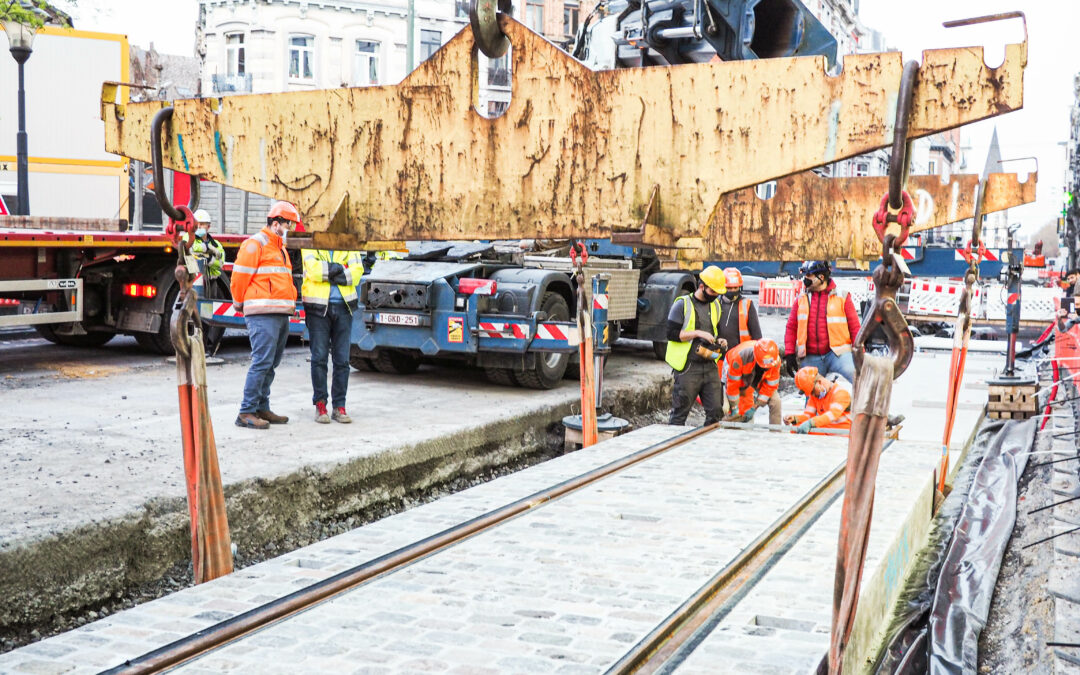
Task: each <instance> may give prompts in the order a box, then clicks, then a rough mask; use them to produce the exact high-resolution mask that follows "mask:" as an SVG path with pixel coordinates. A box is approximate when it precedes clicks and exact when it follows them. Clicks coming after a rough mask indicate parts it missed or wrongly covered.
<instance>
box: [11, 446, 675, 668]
mask: <svg viewBox="0 0 1080 675" xmlns="http://www.w3.org/2000/svg"><path fill="white" fill-rule="evenodd" d="M685 431H688V430H687V429H686V428H684V427H668V426H663V425H656V426H651V427H646V428H644V429H639V430H637V431H634V432H631V433H630V434H627V435H625V436H621V437H619V438H615V439H612V440H610V441H606V442H604V443H601V444H599V445H597V446H595V447H593V448H591V449H589V450H584V451H579V452H574V453H571V454H568V455H564V456H562V457H559V458H556V459H553V460H551V461H548V462H544V463H543V464H538V465H536V466H533V467H530V468H528V469H525V470H523V471H519V472H517V473H515V474H513V475H510V476H505V477H503V478H500V479H498V480H495V481H491V482H488V483H484V484H482V485H478V486H476V487H473V488H470V489H468V490H464V491H462V492H459V493H457V494H454V495H450V496H448V497H444V498H442V499H440V500H438V501H436V502H432V503H429V504H424V505H422V506H418V507H416V508H414V509H410V510H409V511H406V512H404V513H399V514H397V515H394V516H391V517H389V518H385V519H383V520H380V521H378V522H375V523H372V524H370V525H367V526H365V527H361V528H358V529H355V530H352V531H350V532H346V533H344V534H341V535H338V536H336V537H331V538H329V539H326V540H324V541H321V542H319V543H317V544H313V545H311V546H308V547H306V548H303V549H299V550H297V551H293V552H292V553H288V554H286V555H283V556H280V557H278V558H274V559H273V560H268V561H266V562H264V563H260V564H258V565H253V566H251V567H248V568H245V569H242V570H239V571H237V572H235V573H234V574H232V575H229V576H227V577H223V578H221V579H217V580H215V581H212V582H210V583H208V584H204V585H202V586H198V587H194V588H188V589H185V590H183V591H180V592H178V593H174V594H172V595H169V596H166V597H164V598H160V599H158V600H154V601H152V602H148V603H146V604H143V605H140V606H138V607H135V608H132V609H129V610H126V611H124V612H120V613H118V614H115V615H112V616H110V617H108V618H106V619H102V620H100V621H96V622H94V623H91V624H87V625H86V626H83V627H82V628H79V629H77V630H74V631H71V632H68V633H65V634H63V635H58V636H56V637H53V638H50V639H48V640H43V641H41V642H38V643H36V644H33V645H30V646H27V647H24V648H22V649H17V650H15V651H12V652H8V653H7V654H3V655H0V673H22V672H53V671H49V670H45V671H42V670H41V669H42V668H46V666H49V667H54V668H57V669H58V670H56V672H72V673H97V672H99V671H100V670H101V669H102V668H104V667H108V666H111V665H115V664H116V663H119V662H122V661H123V660H124V659H127V658H132V657H135V656H138V655H140V654H143V653H145V652H147V651H150V650H152V649H156V648H158V647H160V646H162V645H164V644H167V643H169V642H171V641H172V640H175V639H177V638H179V637H181V636H182V635H184V634H187V633H190V632H193V631H196V630H201V629H203V628H206V627H208V626H211V625H213V624H215V623H217V622H219V621H222V620H224V619H227V618H229V617H231V616H235V615H236V614H239V613H241V612H244V611H247V610H249V609H253V608H254V607H257V606H259V605H261V604H263V603H265V602H268V601H270V600H273V599H274V598H277V597H280V596H281V595H284V594H286V593H289V592H292V591H295V590H297V589H299V588H302V587H304V586H307V585H309V584H311V583H314V582H315V581H319V580H321V579H324V578H326V577H329V576H332V575H333V574H336V573H338V572H340V571H342V570H345V569H348V568H350V567H353V566H355V565H359V564H361V563H363V562H365V561H367V560H370V559H373V558H376V557H378V556H380V555H383V554H385V553H388V552H390V551H393V550H395V549H397V548H400V547H402V546H405V545H407V544H409V543H412V542H414V541H417V540H419V539H422V538H424V537H428V536H430V535H432V534H435V533H437V532H439V531H441V530H444V529H446V528H448V527H451V526H453V525H456V524H458V523H461V522H464V521H466V520H469V519H470V518H474V517H476V516H478V515H480V514H482V513H485V512H487V511H490V510H492V509H494V508H497V507H499V506H502V505H504V504H507V503H509V502H512V501H515V500H517V499H521V498H523V497H527V496H528V495H530V494H533V493H534V492H536V491H538V490H541V489H543V488H546V487H549V486H551V485H554V484H556V483H559V482H561V481H564V480H567V479H568V478H572V477H574V476H578V475H580V474H582V473H585V472H586V471H589V470H591V469H594V468H596V467H598V466H602V465H604V464H607V463H608V462H611V461H614V460H616V459H619V458H621V457H624V456H626V455H628V454H630V453H632V452H634V451H636V450H640V449H642V448H645V447H648V446H649V445H652V444H655V443H660V442H663V441H665V440H668V439H669V438H672V437H673V436H675V435H677V434H680V433H683V432H685Z"/></svg>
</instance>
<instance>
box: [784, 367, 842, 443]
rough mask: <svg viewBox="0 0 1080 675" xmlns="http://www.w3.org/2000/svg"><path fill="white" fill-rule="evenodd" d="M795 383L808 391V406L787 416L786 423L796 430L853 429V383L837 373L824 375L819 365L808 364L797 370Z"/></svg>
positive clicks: (805, 391) (798, 432)
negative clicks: (797, 412)
mask: <svg viewBox="0 0 1080 675" xmlns="http://www.w3.org/2000/svg"><path fill="white" fill-rule="evenodd" d="M795 386H796V387H798V388H799V391H801V392H802V393H804V394H806V409H805V410H803V412H802V413H801V414H798V415H788V416H787V417H785V418H784V423H785V424H789V425H791V426H794V427H795V430H794V431H795V433H797V434H808V433H811V431H810V430H811V429H850V428H851V383H850V382H848V381H847V380H845V379H844V378H843V377H841V376H840V375H839V374H838V373H833V374H832V375H829V376H828V377H822V376H821V375H819V374H818V369H817V368H815V367H813V366H806V367H804V368H800V369H799V372H797V373H795Z"/></svg>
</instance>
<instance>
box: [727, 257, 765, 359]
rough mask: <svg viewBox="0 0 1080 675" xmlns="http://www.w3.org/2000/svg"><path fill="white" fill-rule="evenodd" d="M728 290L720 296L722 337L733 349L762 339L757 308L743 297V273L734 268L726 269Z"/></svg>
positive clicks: (748, 299)
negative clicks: (744, 343)
mask: <svg viewBox="0 0 1080 675" xmlns="http://www.w3.org/2000/svg"><path fill="white" fill-rule="evenodd" d="M724 281H725V284H724V285H725V286H726V287H727V290H726V291H725V292H724V294H723V295H721V296H720V310H721V312H720V317H721V319H720V325H719V327H718V328H719V330H720V337H722V338H723V339H725V340H727V343H728V345H729V346H731V347H735V346H736V345H740V344H742V343H743V342H749V341H750V340H760V339H761V325H760V323H759V322H758V313H757V308H756V307H754V303H753V302H752V301H751V300H750V298H747V297H746V296H745V295H743V277H742V273H741V272H740V271H739V270H738V269H736V268H734V267H725V268H724Z"/></svg>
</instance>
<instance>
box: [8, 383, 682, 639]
mask: <svg viewBox="0 0 1080 675" xmlns="http://www.w3.org/2000/svg"><path fill="white" fill-rule="evenodd" d="M670 396H671V378H670V377H669V376H667V374H666V373H665V374H664V375H663V376H660V375H657V376H655V377H650V378H649V379H648V383H647V385H646V386H645V387H640V385H637V386H635V385H634V384H633V383H627V384H626V385H622V386H619V385H617V384H612V386H610V387H609V389H608V391H607V392H606V394H605V404H606V405H605V408H606V409H607V410H609V411H611V412H613V413H614V414H617V415H621V416H624V417H634V416H638V415H643V414H647V413H649V412H652V411H655V410H657V409H662V408H665V407H666V406H668V405H669V403H670ZM579 407H580V406H579V405H575V404H574V403H573V402H572V401H566V402H563V403H559V404H553V405H546V406H543V407H540V408H537V409H534V410H532V411H530V412H529V413H527V414H525V415H523V416H518V417H514V418H512V419H502V420H498V421H495V422H491V423H488V424H483V425H479V426H476V427H473V428H471V429H468V430H466V431H465V432H458V433H454V434H452V435H446V436H442V437H438V438H433V439H430V440H427V441H423V442H420V443H416V444H411V445H403V446H398V447H391V448H387V449H386V450H384V451H383V452H380V453H376V454H375V455H371V456H366V457H362V458H358V459H356V460H352V461H347V462H343V463H340V464H336V465H334V466H331V467H327V468H314V467H311V466H304V467H301V468H298V469H297V470H295V471H292V472H290V473H287V474H284V475H279V476H276V477H270V478H268V477H261V478H255V479H249V480H244V481H240V482H236V483H232V484H227V485H226V487H225V496H226V503H227V508H228V513H229V524H230V528H231V531H232V539H233V542H234V543H235V544H236V545H237V547H238V548H239V549H240V550H241V551H243V552H249V553H250V552H255V551H259V550H261V549H262V548H263V547H264V546H266V545H268V544H272V543H274V542H280V541H282V540H284V539H285V538H286V537H287V536H289V535H290V534H293V533H295V532H296V531H298V530H300V529H302V528H304V527H306V526H308V525H309V524H311V523H315V522H318V521H322V520H343V519H346V518H349V517H353V516H356V517H358V519H360V520H363V519H364V518H365V517H367V518H369V519H377V517H381V515H385V514H383V513H380V512H379V510H380V509H388V508H394V507H399V506H400V505H401V504H402V503H403V502H405V501H406V500H407V499H409V498H411V497H420V496H423V495H424V494H425V493H426V492H428V491H431V490H433V489H437V488H439V487H441V486H446V485H447V484H448V483H450V482H451V481H457V480H460V479H471V478H475V477H477V476H479V475H481V474H482V473H483V472H485V471H488V470H494V469H497V468H499V467H503V466H506V465H510V464H514V463H515V462H519V461H523V460H526V459H527V458H529V457H530V456H532V455H537V454H540V453H543V452H546V451H549V450H550V449H551V448H562V430H561V424H560V421H561V419H562V418H563V417H564V416H565V415H568V414H572V413H573V412H578V411H577V408H579ZM372 515H374V516H375V517H371V516H372ZM189 541H190V534H189V530H188V511H187V503H186V500H184V499H174V498H158V499H150V500H148V501H147V502H146V503H145V504H144V507H143V509H142V511H141V512H138V513H131V514H129V515H127V516H124V517H121V518H114V519H110V520H107V521H99V522H93V523H90V524H87V525H83V526H79V527H77V528H74V529H72V530H69V531H65V532H62V533H58V534H55V535H52V536H48V537H43V538H41V539H38V540H31V541H23V542H18V541H16V542H6V543H3V544H0V633H2V634H10V633H14V632H16V631H19V630H23V629H27V628H30V627H33V626H35V625H41V624H43V623H44V622H47V621H49V620H52V619H54V618H56V617H58V616H62V615H67V614H73V613H77V612H80V611H85V610H89V609H96V608H98V607H101V606H103V605H104V604H105V603H107V602H109V601H111V600H113V599H116V598H120V597H121V596H123V595H124V594H125V593H126V592H128V591H130V590H132V589H136V588H138V587H139V586H141V585H144V584H147V583H151V582H155V581H158V580H160V579H162V578H163V577H164V576H165V575H167V574H174V575H182V573H184V572H185V571H186V570H188V569H189V568H190V555H191V552H190V544H189Z"/></svg>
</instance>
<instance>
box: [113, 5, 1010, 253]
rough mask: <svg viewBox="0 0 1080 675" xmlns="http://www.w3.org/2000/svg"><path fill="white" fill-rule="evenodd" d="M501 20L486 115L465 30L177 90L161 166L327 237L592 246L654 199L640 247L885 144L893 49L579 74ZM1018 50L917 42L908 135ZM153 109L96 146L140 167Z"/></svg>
mask: <svg viewBox="0 0 1080 675" xmlns="http://www.w3.org/2000/svg"><path fill="white" fill-rule="evenodd" d="M500 25H501V26H502V27H503V30H504V32H505V33H506V34H507V35H508V36H509V38H510V41H511V43H512V45H513V59H514V65H513V73H514V77H513V82H512V87H513V94H512V96H513V99H512V101H511V103H510V106H509V108H508V110H507V111H506V113H505V114H504V115H503V116H501V117H499V118H496V119H487V118H484V117H482V116H480V115H479V114H477V113H476V112H475V111H474V110H473V107H472V104H473V101H474V94H475V93H476V91H475V90H476V86H477V85H476V82H477V65H476V58H475V49H474V40H473V37H472V32H471V31H470V30H463V31H462V32H460V33H458V34H457V35H456V36H455V37H454V38H452V39H451V40H450V42H448V43H447V44H446V45H445V46H443V48H442V49H440V50H439V51H438V52H437V53H436V54H435V55H434V56H432V57H431V58H430V59H428V60H427V61H425V62H424V63H423V64H421V65H420V67H419V68H418V69H417V70H416V71H414V72H413V73H412V74H411V75H409V76H408V77H407V78H406V79H405V80H404V81H403V82H402V83H401V84H399V85H395V86H385V87H366V88H341V89H332V90H322V91H302V92H288V93H279V94H260V95H248V96H232V97H227V98H223V99H203V100H181V101H176V102H175V103H172V104H171V105H173V107H174V108H175V114H174V115H173V119H172V120H171V123H170V124H169V125H167V128H166V132H167V138H166V139H165V146H164V151H165V165H166V166H167V167H169V168H172V169H175V170H178V171H183V172H186V173H193V174H197V175H199V176H202V177H203V178H207V179H209V180H213V181H216V182H220V183H223V184H226V185H230V186H234V187H238V188H242V189H245V190H250V191H254V192H258V193H260V194H264V195H268V196H271V197H275V198H278V199H287V200H290V201H293V202H295V203H296V204H297V205H298V206H299V208H300V211H301V213H302V215H303V217H304V220H305V224H306V225H307V226H308V227H309V229H311V230H313V231H314V232H316V233H317V234H316V239H319V240H321V241H320V243H323V242H325V244H326V245H345V244H350V245H353V246H357V245H360V244H361V243H364V242H367V243H368V246H371V245H373V244H374V243H375V242H391V241H402V240H404V239H473V238H484V239H495V238H505V239H518V238H532V237H542V238H566V237H573V236H592V237H605V236H609V235H610V234H611V233H612V231H618V230H637V229H639V228H640V227H641V225H642V223H643V222H644V221H645V214H646V210H647V206H648V203H649V201H650V197H651V196H652V195H653V194H654V191H655V193H656V199H655V200H654V203H653V204H652V208H651V213H650V214H649V218H648V227H646V228H645V229H646V232H645V235H646V238H647V240H648V241H650V242H655V243H658V244H662V243H665V242H666V243H669V244H670V243H671V242H672V241H675V240H682V241H681V245H688V246H694V247H696V246H700V245H701V244H702V243H703V242H702V241H695V239H699V238H700V237H701V236H702V230H703V228H704V227H705V224H706V223H708V222H709V219H710V215H711V214H712V213H713V210H714V208H715V206H716V204H717V201H718V200H719V198H720V195H722V194H724V193H726V192H729V191H731V190H735V189H738V188H742V187H746V186H750V185H755V184H757V183H760V182H763V181H766V180H770V179H772V178H775V177H778V176H785V175H789V174H793V173H797V172H800V171H804V170H806V169H809V168H812V167H815V166H820V165H822V164H826V163H830V162H834V161H837V160H840V159H843V158H846V157H851V156H854V155H858V154H862V153H865V152H868V151H870V150H873V149H876V148H881V147H885V146H887V145H888V144H889V142H890V141H891V139H892V121H893V115H894V109H895V103H896V96H897V89H898V86H899V83H900V75H901V70H902V61H901V55H900V54H899V53H898V52H891V53H885V54H856V55H851V56H848V57H847V58H846V60H845V67H844V71H843V73H842V74H840V75H838V76H835V77H833V76H828V75H826V73H825V71H824V59H823V58H821V57H806V58H793V59H763V60H754V61H734V62H718V63H707V64H693V65H681V66H675V67H655V68H642V69H628V70H614V71H600V72H594V71H590V70H588V69H587V68H586V67H584V66H583V65H581V64H580V63H578V62H577V61H575V60H574V59H573V58H571V57H570V56H568V55H567V54H566V53H564V52H563V51H561V50H560V49H558V48H557V47H555V46H554V45H552V44H551V43H549V42H547V41H546V40H544V39H543V38H541V37H540V36H538V35H536V34H534V33H532V32H531V31H529V30H528V29H526V28H525V27H524V26H522V25H521V24H519V23H517V22H516V21H514V20H512V19H509V18H507V17H501V18H500ZM1025 54H1026V45H1025V44H1020V45H1008V46H1007V47H1006V58H1005V61H1004V63H1003V64H1002V65H1001V66H999V67H998V68H988V67H986V65H985V63H984V61H983V50H982V48H961V49H945V50H933V51H927V52H926V53H925V54H924V58H923V66H922V67H921V69H920V73H919V83H918V85H917V86H916V88H915V103H914V111H913V114H912V119H911V130H910V134H911V136H912V137H920V136H926V135H928V134H931V133H935V132H938V131H942V130H945V129H950V128H953V127H956V126H959V125H963V124H967V123H970V122H974V121H977V120H980V119H985V118H987V117H992V116H994V115H1000V114H1002V113H1005V112H1009V111H1011V110H1016V109H1018V108H1020V107H1021V105H1022V89H1023V65H1022V63H1023V60H1024V56H1025ZM166 105H170V104H169V103H165V102H144V103H129V104H127V105H126V107H125V108H124V109H123V111H122V112H121V111H120V110H118V109H117V106H116V105H113V104H111V103H109V102H108V101H103V105H102V116H103V119H104V121H105V129H106V149H108V150H109V151H110V152H114V153H117V154H121V155H124V156H127V157H131V158H135V159H140V160H143V161H149V159H150V156H149V152H150V148H149V138H150V122H151V118H152V117H153V115H154V113H156V112H157V110H159V109H160V108H162V107H163V106H166ZM121 117H122V119H121ZM327 232H331V233H336V234H337V235H338V236H336V237H328V236H327V235H326V233H327ZM794 241H795V238H794V237H790V236H785V233H781V238H779V239H776V240H774V243H775V244H776V245H777V246H782V245H787V244H788V243H789V242H794Z"/></svg>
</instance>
